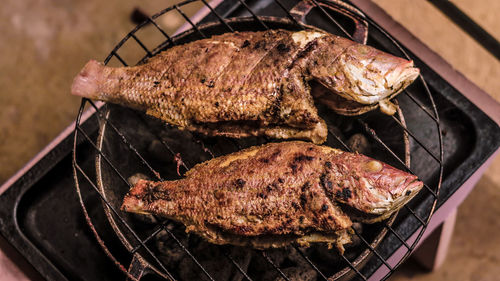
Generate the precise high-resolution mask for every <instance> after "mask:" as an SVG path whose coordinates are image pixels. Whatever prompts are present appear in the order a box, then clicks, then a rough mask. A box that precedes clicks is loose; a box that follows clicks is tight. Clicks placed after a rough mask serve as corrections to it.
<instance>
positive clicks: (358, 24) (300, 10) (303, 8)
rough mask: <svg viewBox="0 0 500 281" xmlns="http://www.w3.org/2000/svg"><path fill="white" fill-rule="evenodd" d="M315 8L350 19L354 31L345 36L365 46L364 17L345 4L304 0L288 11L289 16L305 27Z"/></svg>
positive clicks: (366, 38) (366, 30)
mask: <svg viewBox="0 0 500 281" xmlns="http://www.w3.org/2000/svg"><path fill="white" fill-rule="evenodd" d="M315 7H318V8H321V9H324V8H326V9H327V10H331V11H335V12H338V13H340V14H342V15H344V16H346V17H348V18H350V19H351V20H352V21H353V22H354V24H355V30H354V33H353V34H352V35H350V34H348V33H347V31H346V34H347V35H348V36H351V39H352V40H354V41H356V42H358V43H361V44H366V41H367V40H368V22H367V21H366V20H365V15H364V14H363V13H362V12H361V11H360V10H358V9H356V8H354V7H353V6H351V5H349V4H347V3H345V2H342V1H339V0H318V1H316V0H312V1H311V0H304V1H300V2H299V3H297V5H295V6H294V7H293V8H292V9H291V10H290V14H291V15H292V17H293V18H294V19H295V20H296V21H298V22H300V23H302V24H304V25H307V21H306V17H307V15H308V14H309V13H310V12H311V10H312V9H313V8H315Z"/></svg>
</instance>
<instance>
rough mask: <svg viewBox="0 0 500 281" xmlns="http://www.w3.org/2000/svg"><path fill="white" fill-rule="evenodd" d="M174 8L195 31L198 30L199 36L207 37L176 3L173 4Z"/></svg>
mask: <svg viewBox="0 0 500 281" xmlns="http://www.w3.org/2000/svg"><path fill="white" fill-rule="evenodd" d="M174 8H175V10H176V11H177V12H178V13H179V14H181V16H182V17H183V18H184V19H185V20H186V21H187V22H188V23H189V24H190V25H191V27H193V28H194V30H196V32H198V33H199V34H200V35H201V37H203V38H207V36H206V35H205V34H204V33H203V32H202V31H201V30H199V29H198V27H197V26H196V24H194V23H193V22H192V21H191V19H189V17H188V16H186V14H184V12H183V11H182V10H181V9H179V7H178V6H177V5H174Z"/></svg>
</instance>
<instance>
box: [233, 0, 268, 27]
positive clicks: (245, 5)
mask: <svg viewBox="0 0 500 281" xmlns="http://www.w3.org/2000/svg"><path fill="white" fill-rule="evenodd" d="M238 1H239V2H240V3H241V4H242V5H243V6H244V7H245V9H247V11H248V12H249V13H250V14H251V15H252V17H253V18H254V19H255V20H256V21H257V22H258V23H259V24H260V25H262V27H264V28H265V29H269V27H268V26H267V25H266V24H265V23H264V22H263V21H262V20H261V19H260V18H259V17H258V16H257V15H256V14H255V13H254V12H253V10H252V9H250V7H248V5H247V3H245V0H238Z"/></svg>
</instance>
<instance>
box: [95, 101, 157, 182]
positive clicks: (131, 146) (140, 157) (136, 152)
mask: <svg viewBox="0 0 500 281" xmlns="http://www.w3.org/2000/svg"><path fill="white" fill-rule="evenodd" d="M89 103H90V104H91V105H92V107H93V108H94V109H95V110H96V112H97V114H98V115H99V117H101V118H102V119H103V120H105V121H106V124H107V125H110V126H111V128H112V129H113V131H114V132H115V133H116V134H117V135H118V136H119V137H120V139H121V141H122V142H123V143H124V144H125V145H127V146H128V148H129V149H130V150H132V151H133V152H134V154H135V155H136V156H137V157H138V158H139V160H140V161H141V163H142V164H143V165H145V166H146V167H147V168H148V170H149V171H150V172H151V173H152V174H153V175H155V177H156V178H157V179H158V180H160V181H164V179H163V178H162V177H161V176H160V173H159V172H158V171H156V170H155V169H154V168H153V167H152V166H151V165H150V164H149V163H148V162H147V161H146V159H144V157H143V156H142V155H141V154H140V153H139V151H138V150H137V149H136V148H135V147H134V146H133V145H132V144H131V143H130V142H129V141H128V140H127V138H126V137H125V136H124V135H123V134H122V132H120V130H118V128H117V127H116V126H115V125H114V124H113V123H112V122H111V121H109V120H108V118H106V117H105V116H103V115H102V113H101V109H99V108H97V106H96V105H95V104H94V102H92V101H90V100H89Z"/></svg>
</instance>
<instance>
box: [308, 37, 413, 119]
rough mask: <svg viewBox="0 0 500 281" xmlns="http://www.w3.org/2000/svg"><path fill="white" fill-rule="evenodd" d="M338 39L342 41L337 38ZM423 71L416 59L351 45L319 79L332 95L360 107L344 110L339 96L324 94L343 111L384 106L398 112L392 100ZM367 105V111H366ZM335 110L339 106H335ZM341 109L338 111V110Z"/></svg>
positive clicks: (360, 45) (391, 112)
mask: <svg viewBox="0 0 500 281" xmlns="http://www.w3.org/2000/svg"><path fill="white" fill-rule="evenodd" d="M337 41H338V40H337ZM419 73H420V71H419V69H418V68H416V67H415V66H414V64H413V61H411V60H406V59H402V58H399V57H396V56H393V55H391V54H388V53H385V52H382V51H380V50H377V49H375V48H373V47H370V46H367V45H363V44H351V45H350V46H348V47H346V48H345V49H344V51H343V52H342V53H341V54H340V55H338V56H336V57H335V58H334V62H333V63H331V66H330V67H328V73H327V74H326V73H324V74H326V75H325V76H324V77H320V79H318V82H320V83H321V84H322V85H323V86H325V87H326V88H327V89H328V90H330V92H331V96H337V95H338V96H340V97H341V98H342V99H344V100H345V101H348V102H355V103H357V107H353V105H351V104H348V103H346V102H344V103H342V104H346V106H347V107H349V108H348V109H346V110H342V107H343V106H342V105H339V100H338V98H336V97H330V98H329V97H328V96H323V97H322V99H323V100H326V101H328V100H330V103H335V104H337V106H336V108H337V109H339V110H338V112H339V113H341V114H342V113H343V111H346V112H347V113H349V112H353V114H346V115H355V114H354V113H356V114H361V113H364V112H366V111H368V110H371V109H373V106H380V109H381V110H382V112H384V113H386V114H390V115H392V114H394V113H395V111H396V107H395V106H394V105H392V104H391V103H390V101H389V100H390V99H391V98H393V97H395V96H396V95H397V94H399V93H400V92H401V91H402V90H403V89H405V88H406V87H407V86H408V85H410V84H411V83H412V82H413V81H414V80H415V79H416V78H417V77H418V75H419ZM327 105H328V104H327ZM364 107H366V110H364ZM334 110H335V108H334ZM335 111H337V110H335Z"/></svg>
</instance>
